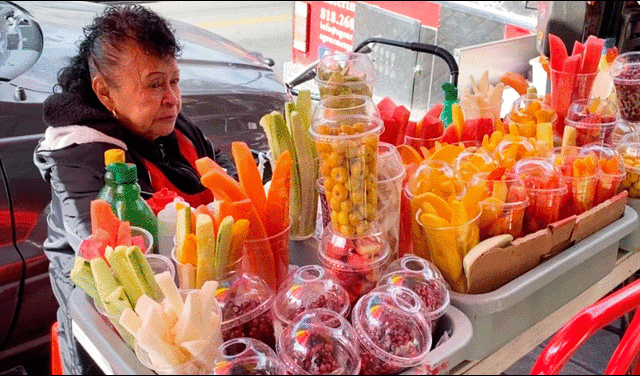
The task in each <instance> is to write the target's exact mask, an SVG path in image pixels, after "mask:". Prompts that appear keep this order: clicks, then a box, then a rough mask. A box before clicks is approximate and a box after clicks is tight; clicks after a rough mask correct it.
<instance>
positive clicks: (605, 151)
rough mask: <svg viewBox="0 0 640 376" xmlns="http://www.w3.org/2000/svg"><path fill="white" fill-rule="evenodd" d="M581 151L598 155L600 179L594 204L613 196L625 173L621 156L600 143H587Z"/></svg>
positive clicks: (618, 188)
mask: <svg viewBox="0 0 640 376" xmlns="http://www.w3.org/2000/svg"><path fill="white" fill-rule="evenodd" d="M582 150H583V152H586V153H595V154H596V156H597V157H598V166H599V172H600V174H599V175H600V180H599V181H598V187H597V189H596V197H595V200H594V203H593V204H594V205H599V204H601V203H603V202H605V201H606V200H608V199H610V198H611V197H613V196H614V195H615V194H617V193H618V191H619V190H620V185H621V184H622V182H623V181H624V178H625V176H626V175H627V173H626V171H625V168H624V160H623V159H622V156H620V154H619V153H618V152H617V151H616V150H615V149H613V148H612V147H610V146H607V145H602V144H600V143H593V144H587V145H585V146H583V147H582Z"/></svg>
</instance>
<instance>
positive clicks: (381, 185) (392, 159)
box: [377, 142, 406, 260]
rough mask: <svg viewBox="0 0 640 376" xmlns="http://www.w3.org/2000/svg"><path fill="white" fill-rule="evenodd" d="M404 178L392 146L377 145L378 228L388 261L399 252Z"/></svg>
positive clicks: (398, 157) (402, 167) (385, 144)
mask: <svg viewBox="0 0 640 376" xmlns="http://www.w3.org/2000/svg"><path fill="white" fill-rule="evenodd" d="M405 176H406V172H405V168H404V165H403V164H402V157H400V153H399V152H398V149H396V147H395V146H394V145H392V144H389V143H385V142H381V143H379V144H378V200H377V201H378V208H377V210H378V213H379V215H378V228H380V230H381V231H382V232H383V233H384V237H385V239H386V241H387V243H388V244H389V249H390V252H391V254H390V256H389V259H390V260H395V259H396V257H398V252H399V249H398V248H399V238H400V206H401V199H402V182H403V181H404V177H405Z"/></svg>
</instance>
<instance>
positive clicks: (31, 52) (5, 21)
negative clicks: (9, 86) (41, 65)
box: [0, 2, 44, 82]
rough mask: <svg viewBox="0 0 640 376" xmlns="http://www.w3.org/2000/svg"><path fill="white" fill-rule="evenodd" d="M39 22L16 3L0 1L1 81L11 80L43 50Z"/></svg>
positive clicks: (33, 62)
mask: <svg viewBox="0 0 640 376" xmlns="http://www.w3.org/2000/svg"><path fill="white" fill-rule="evenodd" d="M43 44H44V43H43V36H42V30H41V29H40V25H38V23H37V22H36V21H35V20H34V19H33V17H31V15H30V14H29V13H28V12H27V11H25V10H24V9H22V8H20V7H19V6H17V5H14V4H9V3H5V2H1V3H0V82H1V81H11V80H13V79H15V78H17V77H19V76H20V75H21V74H23V73H25V72H26V71H28V70H29V69H31V67H32V66H33V65H34V64H35V63H36V61H38V59H39V58H40V55H41V54H42V49H43Z"/></svg>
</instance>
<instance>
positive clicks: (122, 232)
mask: <svg viewBox="0 0 640 376" xmlns="http://www.w3.org/2000/svg"><path fill="white" fill-rule="evenodd" d="M118 245H124V246H127V247H130V246H131V224H129V221H122V222H120V227H119V228H118V240H117V241H116V246H118ZM140 249H144V248H140Z"/></svg>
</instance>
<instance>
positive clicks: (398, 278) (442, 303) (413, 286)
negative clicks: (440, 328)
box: [378, 271, 451, 330]
mask: <svg viewBox="0 0 640 376" xmlns="http://www.w3.org/2000/svg"><path fill="white" fill-rule="evenodd" d="M384 285H394V286H402V287H406V288H408V289H409V290H411V291H413V292H415V293H416V294H418V296H419V297H420V299H422V303H424V306H425V309H426V311H427V319H428V321H429V323H430V324H431V328H432V329H433V330H435V328H436V325H437V320H438V319H439V318H440V317H442V315H444V313H445V311H446V310H447V308H449V304H450V303H451V302H450V297H449V290H448V289H447V285H446V284H445V283H444V282H443V281H441V280H439V279H422V278H420V277H419V276H418V275H417V274H415V273H404V272H401V271H398V272H395V273H389V274H386V275H385V276H384V277H383V278H381V279H380V280H379V281H378V286H384Z"/></svg>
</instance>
